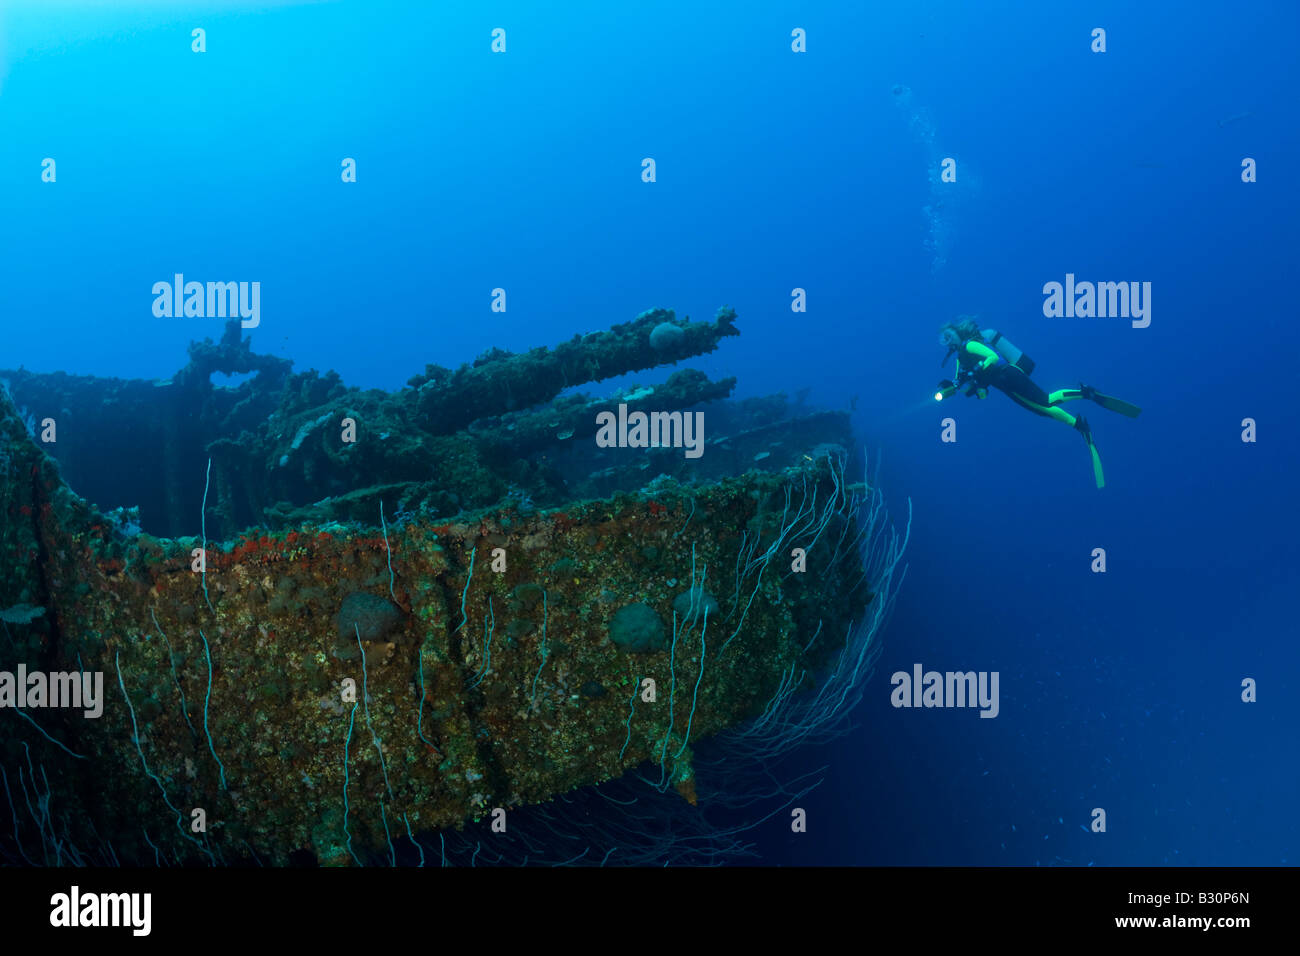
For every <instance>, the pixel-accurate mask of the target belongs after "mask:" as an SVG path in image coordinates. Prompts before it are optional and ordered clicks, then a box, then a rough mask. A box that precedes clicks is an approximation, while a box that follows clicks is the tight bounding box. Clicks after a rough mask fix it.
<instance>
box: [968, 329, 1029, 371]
mask: <svg viewBox="0 0 1300 956" xmlns="http://www.w3.org/2000/svg"><path fill="white" fill-rule="evenodd" d="M980 337H981V338H982V339H984V344H985V345H987V346H988V347H989V348H991V349H992V350H993V351H995V352H997V353H998V355H1000V356H1002V357H1003V358H1004V359H1006V360H1007V362H1008V363H1009V364H1011V365H1014V366H1015V367H1016V368H1018V369H1020V371H1022V372H1024V373H1025V374H1026V375H1032V374H1033V373H1034V360H1033V359H1031V358H1030V357H1029V356H1028V355H1026V354H1025V353H1024V352H1022V351H1020V349H1018V348H1016V347H1015V346H1014V345H1012V344H1011V343H1010V342H1009V341H1008V340H1007V339H1006V337H1005V336H1003V334H1002V333H1001V332H999V331H998V330H997V329H983V330H981V331H980Z"/></svg>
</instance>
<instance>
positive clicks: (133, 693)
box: [0, 392, 872, 864]
mask: <svg viewBox="0 0 1300 956" xmlns="http://www.w3.org/2000/svg"><path fill="white" fill-rule="evenodd" d="M0 439H2V442H3V444H0V517H2V518H3V526H2V527H0V556H2V557H3V561H2V563H0V611H3V610H4V609H10V610H9V612H8V613H7V617H6V620H5V623H4V631H3V633H2V634H0V671H9V672H15V671H16V670H17V667H18V665H20V664H21V665H24V666H25V667H26V669H27V670H28V671H29V672H31V671H43V672H45V673H51V674H53V673H59V672H73V673H83V672H85V673H96V672H98V673H99V674H102V687H103V695H102V696H103V701H102V703H103V712H102V715H101V716H99V717H95V718H92V717H85V716H83V714H82V712H81V711H80V710H70V709H39V708H34V707H28V708H26V709H25V710H24V714H25V715H26V717H25V718H24V716H22V715H19V714H17V713H15V712H14V710H15V708H2V709H4V710H5V711H6V712H4V713H0V764H3V766H5V767H7V768H8V771H9V773H8V778H7V785H8V787H9V788H10V789H11V790H12V791H13V793H14V794H15V796H14V797H13V798H12V799H13V800H15V801H17V802H18V804H19V805H21V802H22V799H23V798H22V795H21V794H19V793H18V789H19V785H21V788H22V790H23V792H24V793H26V792H28V791H30V792H31V793H33V794H37V795H40V794H44V795H45V796H44V797H43V798H41V797H39V796H38V797H37V803H38V805H39V806H45V807H48V808H51V809H50V811H49V813H48V814H47V817H48V828H49V834H50V836H48V837H47V835H46V832H45V824H44V823H41V824H40V826H41V846H42V847H43V849H44V852H45V855H46V858H47V862H56V860H54V859H53V857H52V856H51V853H56V854H59V855H60V856H61V855H62V854H67V853H72V852H75V851H74V850H72V849H70V848H71V847H77V846H79V847H82V848H83V849H84V848H86V847H97V846H101V845H103V844H104V843H108V842H110V841H109V840H108V839H107V838H106V836H107V835H108V834H111V835H112V839H111V846H112V851H111V852H112V853H113V854H114V855H115V856H116V857H117V858H119V859H120V860H121V861H122V862H139V863H153V862H154V861H156V860H159V859H162V860H183V861H189V862H197V863H213V862H233V861H235V860H239V859H247V858H249V857H250V856H251V855H255V856H256V858H257V859H258V860H260V861H263V862H269V863H274V864H285V863H288V862H291V861H302V860H309V859H314V860H315V861H318V862H320V863H323V864H346V863H351V862H354V861H355V862H370V861H372V860H383V861H387V859H388V855H389V852H390V851H391V848H392V845H393V841H394V840H396V839H399V838H400V836H401V835H403V834H408V833H410V834H416V835H418V834H424V833H430V832H431V831H436V830H445V829H447V828H456V827H460V826H463V825H464V824H465V823H466V822H467V821H472V820H479V819H484V818H487V819H492V818H493V814H494V811H497V810H504V811H505V813H506V815H507V816H508V815H509V813H510V812H511V810H512V809H514V808H517V807H521V806H525V805H530V804H538V803H543V802H545V801H548V800H551V799H553V798H554V797H556V796H557V795H559V794H563V793H566V792H568V791H571V790H573V789H575V788H579V787H584V786H590V785H593V784H599V783H601V782H602V781H606V780H610V779H613V778H616V777H619V776H620V775H624V774H626V773H628V772H629V771H630V770H632V769H633V768H637V767H641V766H643V767H644V768H645V769H644V774H645V776H647V777H649V778H652V779H655V780H660V781H662V784H663V786H664V787H668V786H672V787H675V788H676V789H677V790H678V791H679V792H680V793H681V794H682V796H683V798H684V799H687V800H693V799H694V789H693V771H692V766H691V757H692V746H693V744H695V743H696V742H697V741H699V740H700V739H702V738H705V737H709V736H711V735H714V734H717V733H718V732H719V731H722V730H724V729H726V728H729V727H734V726H735V725H737V724H739V723H741V722H743V721H745V720H747V719H749V718H752V717H754V716H755V715H756V714H759V713H760V712H762V711H763V709H764V707H765V706H766V705H767V704H768V702H769V700H770V699H771V698H772V696H773V694H774V693H777V692H778V691H779V690H780V689H781V688H782V687H783V686H785V685H786V683H788V681H789V680H790V679H791V678H790V676H789V675H791V674H794V675H799V674H805V673H808V674H811V673H815V672H816V671H817V669H818V668H819V666H822V665H824V664H826V663H827V661H828V660H829V659H830V657H831V655H833V654H834V653H835V652H836V651H837V650H838V649H839V648H841V647H842V646H843V644H844V635H845V634H846V633H847V632H848V630H849V628H850V626H851V622H852V621H854V620H855V619H858V618H860V617H861V616H862V612H863V609H864V608H865V607H866V606H867V605H868V604H869V603H870V601H871V599H872V595H871V593H870V589H869V586H868V583H867V582H866V581H864V574H863V568H862V562H861V555H860V543H861V542H860V536H861V531H862V529H861V527H860V526H859V525H858V515H857V506H858V503H859V501H860V500H861V499H860V496H859V495H857V494H855V493H854V492H855V489H854V488H851V487H849V486H848V485H847V484H846V481H845V478H844V474H843V464H842V462H840V461H838V460H837V459H836V457H835V456H834V455H833V454H828V453H820V454H819V455H817V456H811V455H805V456H803V457H802V458H801V464H800V465H799V466H795V467H789V468H785V469H783V470H780V471H772V472H749V473H747V474H745V475H742V476H739V477H732V478H725V479H721V480H717V481H713V482H711V483H708V484H703V485H694V486H690V487H687V486H684V485H679V484H677V483H676V482H673V481H660V482H657V483H656V484H655V485H654V486H653V492H650V491H641V492H638V493H620V494H616V495H614V496H613V497H610V498H607V499H602V500H592V501H585V502H578V503H573V504H571V505H569V506H566V507H561V508H552V509H547V510H533V509H531V508H529V507H524V506H517V507H499V508H489V509H482V510H478V511H473V512H467V513H463V514H459V515H457V516H456V517H455V518H453V519H451V520H439V519H433V518H428V517H423V516H420V515H403V516H401V517H399V518H398V519H397V520H394V516H393V514H392V512H391V510H390V511H389V512H388V513H387V515H386V517H385V518H383V519H381V517H380V514H379V513H378V509H376V513H375V515H374V525H375V526H374V527H373V528H362V527H358V526H357V525H355V524H348V525H342V524H338V523H333V522H328V523H327V522H319V523H302V524H299V525H296V526H294V527H291V528H288V529H286V528H284V527H280V528H277V529H276V530H275V531H274V532H273V533H272V532H269V531H247V532H244V533H243V534H241V535H239V536H236V537H234V538H231V539H229V540H225V541H212V540H209V541H206V552H204V554H205V556H206V560H205V561H203V562H201V563H200V562H199V559H198V556H197V555H198V551H199V550H200V549H203V547H204V544H205V542H204V540H203V539H202V537H198V538H163V537H152V536H150V535H148V534H144V533H134V532H125V533H124V531H123V529H122V528H121V525H120V523H119V522H116V521H113V520H110V519H109V518H107V517H105V515H103V514H101V513H100V512H99V511H97V510H96V509H95V508H94V507H92V506H91V505H90V504H89V503H87V502H86V501H84V500H82V499H81V498H79V497H78V496H77V495H76V494H75V493H74V492H73V490H72V489H70V488H69V487H68V486H67V485H66V484H65V483H64V481H63V480H62V478H61V477H60V473H59V468H58V465H57V463H56V462H55V460H54V459H53V458H51V457H50V456H49V455H48V454H46V452H45V450H44V449H42V448H41V447H40V445H39V444H38V443H37V442H36V441H34V440H33V438H32V437H30V436H29V434H28V431H27V428H26V427H25V425H24V422H23V418H22V417H21V416H20V414H19V411H18V409H17V408H16V407H15V405H14V404H13V402H12V401H10V399H9V398H8V396H6V395H4V394H3V392H0ZM857 490H858V491H860V490H861V489H860V488H859V489H857ZM376 497H378V498H379V499H380V500H381V501H382V490H380V491H379V492H376ZM390 507H391V505H390ZM796 549H801V550H802V551H803V552H805V554H804V555H803V556H802V558H800V555H799V551H797V550H796ZM801 560H802V561H803V562H804V563H803V564H802V565H801V564H800V561H801ZM24 609H26V611H24ZM628 609H632V610H628ZM797 679H798V678H796V680H797ZM647 680H649V681H652V682H653V687H652V688H651V685H650V684H647V683H646V681H647ZM805 680H809V679H808V678H805ZM349 682H351V683H349ZM353 686H355V691H354V692H352V693H350V688H351V687H353ZM651 689H652V690H653V692H652V693H651ZM651 698H652V699H651ZM19 774H21V777H20V776H19ZM42 800H43V803H42ZM196 810H201V811H202V814H201V817H200V815H198V814H196ZM38 815H39V814H38ZM196 819H201V822H202V823H203V824H204V826H203V827H202V828H201V829H200V830H199V831H198V832H196V829H195V820H196ZM54 834H58V835H59V836H57V837H56V836H54ZM51 841H52V842H53V844H55V847H54V848H52V847H51ZM59 841H62V845H61V846H58V844H59ZM27 846H28V853H30V852H31V846H32V844H31V843H30V842H29V843H28V844H27ZM20 849H21V848H20ZM24 855H27V854H24ZM35 862H41V861H40V860H36V861H35ZM64 862H66V861H64Z"/></svg>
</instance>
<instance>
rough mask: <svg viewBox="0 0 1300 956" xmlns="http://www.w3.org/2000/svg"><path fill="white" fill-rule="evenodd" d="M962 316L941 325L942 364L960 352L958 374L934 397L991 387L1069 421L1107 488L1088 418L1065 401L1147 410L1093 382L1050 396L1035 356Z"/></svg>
mask: <svg viewBox="0 0 1300 956" xmlns="http://www.w3.org/2000/svg"><path fill="white" fill-rule="evenodd" d="M959 319H960V320H961V321H958V322H948V323H946V324H945V325H944V326H943V327H942V328H941V330H940V336H939V341H940V344H942V345H946V346H947V347H948V353H947V354H946V355H945V356H944V358H943V363H941V364H947V362H948V359H949V358H951V357H952V355H953V353H954V352H955V353H957V378H956V381H955V382H953V381H948V380H947V379H945V380H944V381H942V382H940V383H939V390H938V391H937V392H936V393H935V396H934V397H935V400H936V401H942V400H943V399H945V398H948V397H949V396H951V395H953V394H954V393H955V392H957V390H958V389H961V388H963V387H964V388H965V389H966V395H967V397H973V398H984V397H985V396H987V395H988V390H989V388H990V387H992V388H996V389H997V390H998V391H1000V392H1002V393H1004V394H1005V395H1006V396H1007V397H1008V398H1010V399H1011V400H1012V401H1013V402H1015V403H1016V404H1017V405H1020V406H1021V407H1022V408H1027V409H1029V410H1030V411H1031V412H1033V413H1034V414H1035V415H1042V416H1044V417H1046V418H1054V419H1056V420H1057V421H1058V422H1064V423H1065V424H1067V425H1069V426H1070V427H1071V428H1073V429H1075V430H1076V431H1077V432H1078V433H1079V434H1080V435H1082V436H1083V440H1084V441H1086V442H1087V443H1088V452H1089V454H1090V455H1091V456H1092V473H1093V477H1094V478H1096V479H1097V487H1098V488H1101V487H1104V486H1105V484H1106V479H1105V476H1104V475H1103V474H1102V470H1101V456H1100V455H1099V454H1098V453H1097V445H1096V444H1095V443H1094V442H1093V440H1092V429H1091V428H1089V427H1088V420H1087V419H1086V418H1084V417H1083V416H1082V415H1078V416H1075V415H1071V414H1070V413H1069V412H1067V411H1066V410H1065V409H1063V408H1061V407H1060V405H1061V403H1062V402H1070V401H1074V400H1075V399H1077V398H1083V399H1087V400H1088V401H1091V402H1095V403H1096V404H1098V405H1100V406H1101V407H1102V408H1108V409H1110V410H1111V411H1112V412H1119V413H1120V414H1121V415H1125V416H1127V417H1129V418H1137V417H1138V415H1139V414H1141V412H1142V409H1140V408H1138V407H1137V406H1136V405H1132V404H1130V403H1128V402H1125V401H1121V400H1120V399H1118V398H1112V397H1111V396H1109V395H1103V394H1101V393H1100V392H1098V391H1097V390H1096V389H1095V388H1092V387H1091V386H1089V385H1080V386H1079V387H1078V388H1062V389H1057V390H1056V391H1055V392H1052V393H1051V394H1050V395H1049V394H1048V393H1047V392H1045V391H1043V389H1042V388H1041V387H1040V386H1039V385H1038V384H1037V383H1036V382H1034V381H1033V380H1032V379H1030V377H1029V376H1030V375H1031V374H1032V373H1033V371H1034V360H1033V359H1031V358H1030V357H1029V356H1027V355H1025V354H1024V353H1023V352H1021V351H1020V350H1019V349H1018V348H1016V347H1015V346H1014V345H1012V344H1011V343H1010V342H1008V341H1007V340H1006V338H1005V337H1004V336H1003V335H1002V333H1000V332H998V331H997V330H996V329H984V330H983V331H981V330H980V328H979V326H978V325H976V324H975V322H974V320H973V319H970V318H968V317H966V316H959Z"/></svg>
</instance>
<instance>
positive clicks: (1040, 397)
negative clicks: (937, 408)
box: [957, 349, 1052, 418]
mask: <svg viewBox="0 0 1300 956" xmlns="http://www.w3.org/2000/svg"><path fill="white" fill-rule="evenodd" d="M957 359H958V362H959V363H960V364H961V368H962V370H963V371H965V372H966V373H968V374H969V375H970V376H971V379H972V381H974V383H975V384H976V385H977V386H978V387H980V388H984V389H987V388H996V389H997V390H998V391H999V392H1001V393H1002V394H1003V395H1006V396H1007V398H1009V399H1011V400H1012V401H1013V402H1015V403H1016V404H1017V405H1019V406H1021V407H1022V408H1027V409H1029V410H1030V411H1031V412H1033V413H1034V414H1035V415H1046V416H1047V417H1049V418H1050V417H1051V415H1050V414H1049V413H1048V412H1046V411H1044V409H1045V408H1047V407H1048V406H1050V405H1051V404H1052V399H1051V397H1050V396H1049V395H1048V394H1047V392H1045V391H1043V388H1042V386H1040V385H1039V384H1038V383H1037V382H1035V381H1034V380H1033V379H1032V378H1030V377H1029V376H1028V375H1026V374H1025V373H1024V372H1022V371H1020V369H1019V368H1017V367H1016V366H1014V365H1008V364H1006V363H1005V362H999V363H998V364H997V365H995V366H993V367H992V368H990V369H987V370H986V369H984V368H983V367H982V365H981V362H980V360H979V358H977V357H976V356H975V355H973V354H971V353H970V352H968V351H967V350H966V349H962V350H961V351H960V352H958V353H957Z"/></svg>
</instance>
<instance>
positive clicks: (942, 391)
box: [934, 378, 957, 402]
mask: <svg viewBox="0 0 1300 956" xmlns="http://www.w3.org/2000/svg"><path fill="white" fill-rule="evenodd" d="M956 391H957V386H956V385H955V384H954V383H953V382H951V381H949V380H948V379H946V378H945V379H944V380H943V381H942V382H940V383H939V387H938V391H936V392H935V393H934V400H935V401H936V402H942V401H943V400H944V399H945V398H949V397H951V396H952V395H953V394H954V393H955V392H956Z"/></svg>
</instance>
